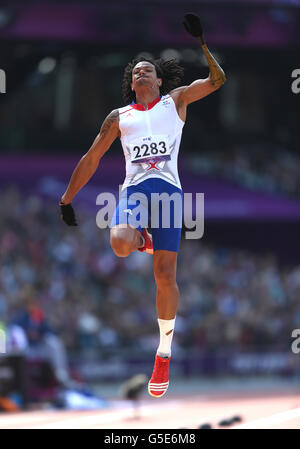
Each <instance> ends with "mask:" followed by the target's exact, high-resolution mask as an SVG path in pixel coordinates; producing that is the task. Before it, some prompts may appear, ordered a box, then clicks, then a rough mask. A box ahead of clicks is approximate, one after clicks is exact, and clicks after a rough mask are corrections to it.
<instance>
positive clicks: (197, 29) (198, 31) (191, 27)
mask: <svg viewBox="0 0 300 449" xmlns="http://www.w3.org/2000/svg"><path fill="white" fill-rule="evenodd" d="M183 25H184V27H185V29H186V31H187V32H188V33H189V34H191V35H192V36H193V37H202V34H203V30H202V25H201V22H200V18H199V17H198V16H196V14H192V13H188V14H185V15H184V21H183Z"/></svg>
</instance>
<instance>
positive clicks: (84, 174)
mask: <svg viewBox="0 0 300 449" xmlns="http://www.w3.org/2000/svg"><path fill="white" fill-rule="evenodd" d="M118 136H120V130H119V111H118V110H117V109H116V110H114V111H112V112H111V113H110V114H109V115H108V116H107V117H106V119H105V120H104V122H103V124H102V126H101V129H100V132H99V134H98V135H97V136H96V138H95V140H94V142H93V144H92V146H91V147H90V149H89V150H88V152H87V153H86V154H84V156H82V158H81V159H80V161H79V162H78V164H77V165H76V167H75V169H74V171H73V173H72V176H71V179H70V182H69V185H68V187H67V190H66V191H65V193H64V194H63V196H62V197H61V201H60V203H59V205H60V207H61V217H62V219H63V220H64V221H65V222H66V223H67V224H68V225H69V226H76V225H77V223H76V218H75V214H74V210H73V208H72V205H71V202H72V200H73V198H74V197H75V195H76V194H77V193H78V192H79V190H80V189H81V188H82V187H83V186H85V184H86V183H87V182H88V181H89V180H90V178H91V177H92V176H93V174H94V173H95V171H96V170H97V168H98V165H99V161H100V159H101V158H102V156H103V155H104V154H105V153H106V151H107V150H108V149H109V148H110V146H111V144H112V143H113V141H114V140H115V139H116V138H117V137H118Z"/></svg>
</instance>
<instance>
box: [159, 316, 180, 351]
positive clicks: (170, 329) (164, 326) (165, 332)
mask: <svg viewBox="0 0 300 449" xmlns="http://www.w3.org/2000/svg"><path fill="white" fill-rule="evenodd" d="M175 319H176V317H175V318H174V319H173V320H162V319H160V318H158V319H157V321H158V326H159V331H160V342H159V346H158V349H157V354H158V355H159V356H160V357H170V355H171V344H172V339H173V334H174V327H175Z"/></svg>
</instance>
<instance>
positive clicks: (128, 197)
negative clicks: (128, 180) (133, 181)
mask: <svg viewBox="0 0 300 449" xmlns="http://www.w3.org/2000/svg"><path fill="white" fill-rule="evenodd" d="M148 218H149V217H148V200H147V197H146V195H145V194H144V193H143V192H142V191H141V189H140V190H137V189H136V188H135V186H132V187H129V188H127V189H126V190H125V191H124V192H123V193H122V196H121V199H120V202H119V203H118V205H117V207H116V210H115V212H114V214H113V217H112V219H111V222H110V225H109V227H110V228H111V229H112V228H115V227H116V226H119V228H122V226H121V225H124V226H123V227H124V228H126V226H125V225H131V227H134V228H136V229H138V230H139V231H140V232H142V230H143V228H144V227H146V225H147V223H148Z"/></svg>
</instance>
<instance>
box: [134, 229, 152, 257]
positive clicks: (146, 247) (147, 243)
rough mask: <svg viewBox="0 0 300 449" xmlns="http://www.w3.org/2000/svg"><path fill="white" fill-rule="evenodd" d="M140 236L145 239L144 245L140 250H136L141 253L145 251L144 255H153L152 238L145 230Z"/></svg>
mask: <svg viewBox="0 0 300 449" xmlns="http://www.w3.org/2000/svg"><path fill="white" fill-rule="evenodd" d="M142 236H143V237H144V239H145V245H144V246H143V247H142V248H138V250H139V251H141V252H143V251H146V253H148V254H151V255H153V242H152V236H151V234H149V233H148V231H147V229H146V228H144V229H143V231H142Z"/></svg>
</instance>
